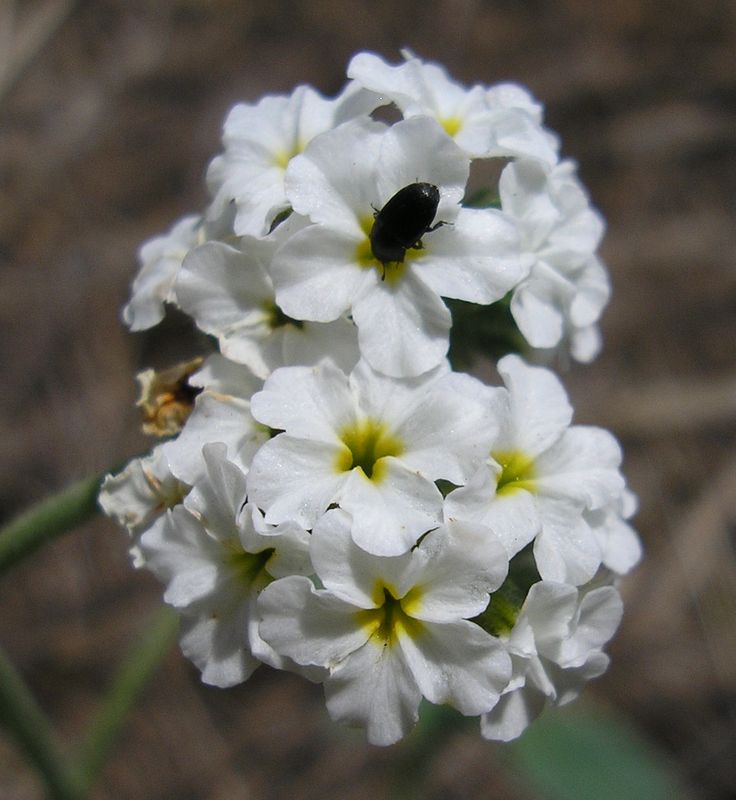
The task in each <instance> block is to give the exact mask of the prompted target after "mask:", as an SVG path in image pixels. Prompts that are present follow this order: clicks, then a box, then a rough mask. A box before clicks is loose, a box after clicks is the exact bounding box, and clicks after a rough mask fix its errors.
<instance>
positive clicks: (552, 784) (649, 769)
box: [508, 706, 686, 800]
mask: <svg viewBox="0 0 736 800" xmlns="http://www.w3.org/2000/svg"><path fill="white" fill-rule="evenodd" d="M508 748H509V751H510V759H511V762H512V765H513V766H514V767H515V768H516V771H517V772H520V773H522V774H523V775H524V777H525V778H526V779H527V780H528V782H529V783H530V784H531V785H532V786H533V787H534V788H535V789H536V790H537V791H538V792H539V797H540V799H541V798H544V800H622V798H625V799H626V800H677V798H684V797H685V796H686V795H685V794H684V791H683V789H682V787H681V786H680V785H679V782H678V779H677V776H676V774H675V772H674V769H673V767H672V765H671V764H670V763H669V762H668V761H667V759H666V758H665V756H664V755H663V754H662V753H660V752H658V751H657V750H656V749H655V748H654V746H653V745H652V744H650V743H649V742H648V741H647V740H646V739H644V738H643V737H642V736H641V735H640V734H639V733H638V732H637V731H636V730H635V729H634V728H633V727H632V726H631V725H630V724H628V723H627V722H625V721H624V720H623V719H622V718H620V717H617V716H614V715H612V714H608V713H606V712H604V711H603V710H602V709H600V708H596V709H592V708H590V707H586V706H582V707H581V706H576V707H575V708H574V709H567V708H565V709H562V710H555V711H551V712H548V713H547V714H544V715H543V716H542V717H541V718H540V719H538V720H537V721H536V722H535V723H534V724H532V725H531V726H530V727H529V728H528V730H527V731H526V732H525V733H524V735H523V736H522V737H521V738H520V739H519V740H517V741H516V742H513V743H512V744H510V745H508Z"/></svg>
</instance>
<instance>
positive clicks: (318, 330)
mask: <svg viewBox="0 0 736 800" xmlns="http://www.w3.org/2000/svg"><path fill="white" fill-rule="evenodd" d="M287 224H288V223H287ZM274 249H275V244H274V243H273V242H271V241H262V240H258V239H254V238H252V237H247V236H244V237H242V238H241V240H240V244H239V246H238V247H237V248H235V247H231V246H229V245H226V244H222V243H220V242H208V243H206V244H203V245H202V246H200V247H197V248H195V249H194V250H192V251H191V252H190V253H189V255H188V256H187V257H186V259H185V260H184V264H183V265H182V268H181V271H180V272H179V276H178V279H177V282H176V293H177V297H178V300H179V305H180V306H181V308H182V309H183V310H184V311H186V312H187V313H188V314H191V315H192V317H193V318H194V320H195V322H196V323H197V326H198V327H199V328H200V329H201V330H203V331H204V332H205V333H209V334H211V335H213V336H216V337H217V338H218V341H219V344H220V351H221V352H222V354H223V355H225V356H227V357H228V358H230V359H232V360H233V361H237V362H239V363H241V364H245V365H247V366H248V367H250V369H251V370H253V372H254V373H255V374H256V375H257V376H258V377H259V378H267V377H268V376H269V375H270V374H271V372H272V371H273V370H274V369H276V367H281V366H287V365H291V364H307V365H308V364H316V363H317V362H318V361H319V360H320V359H322V358H324V357H326V356H329V357H331V358H332V359H333V360H335V361H336V362H337V363H338V364H339V366H341V367H343V368H344V369H346V370H350V369H352V367H354V366H355V364H356V363H357V361H358V358H359V352H358V336H357V330H356V328H355V325H354V324H353V323H352V322H350V321H349V320H347V319H344V318H342V319H337V320H335V321H334V322H329V323H319V322H301V321H299V320H293V319H290V318H289V317H287V316H286V315H285V314H284V313H283V312H282V311H281V309H280V308H279V307H278V306H277V305H276V301H275V299H274V291H273V284H272V283H271V278H270V277H269V275H268V272H267V267H268V265H269V264H270V261H271V258H272V257H273V252H274Z"/></svg>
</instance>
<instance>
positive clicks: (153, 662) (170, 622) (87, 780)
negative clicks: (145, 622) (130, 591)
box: [78, 606, 179, 788]
mask: <svg viewBox="0 0 736 800" xmlns="http://www.w3.org/2000/svg"><path fill="white" fill-rule="evenodd" d="M178 630H179V617H178V615H177V614H176V612H174V611H173V610H172V609H171V608H169V607H168V606H165V607H164V608H162V609H160V610H159V611H158V612H157V614H156V615H155V617H154V619H153V622H152V623H151V624H150V626H149V628H148V630H146V631H145V633H144V634H143V638H142V639H141V641H140V643H139V644H138V645H137V646H136V647H135V648H134V649H133V650H132V651H131V652H130V654H129V655H128V657H127V658H126V660H125V662H124V663H123V665H122V666H121V667H120V669H119V671H118V674H117V675H116V676H115V680H114V681H113V684H112V687H111V688H110V690H109V692H108V694H107V697H106V698H105V700H104V701H103V704H102V707H101V708H100V710H99V711H98V713H97V718H96V719H95V721H94V722H93V723H92V724H91V726H90V728H89V732H88V734H87V737H86V739H85V742H84V744H83V745H82V747H81V749H80V755H79V758H78V764H79V772H80V774H81V776H82V780H83V781H84V785H85V787H87V788H89V787H91V786H92V784H93V783H94V781H95V779H96V778H97V776H98V774H99V773H100V771H101V770H102V768H103V767H104V765H105V761H106V760H107V757H108V755H109V753H110V751H111V750H112V747H113V745H114V744H115V741H116V739H117V737H118V735H119V733H120V731H121V729H122V727H123V725H124V724H125V721H126V718H127V716H128V713H129V711H130V710H131V708H132V707H133V705H134V704H135V702H136V700H137V699H138V696H139V694H140V693H141V692H142V691H143V689H144V687H145V686H146V684H147V683H148V681H149V680H150V678H151V676H152V675H153V673H154V672H155V671H156V669H158V666H159V664H160V663H161V661H162V660H163V659H164V657H165V656H166V654H167V653H168V652H169V650H170V649H171V647H172V646H173V644H174V642H175V640H176V635H177V632H178Z"/></svg>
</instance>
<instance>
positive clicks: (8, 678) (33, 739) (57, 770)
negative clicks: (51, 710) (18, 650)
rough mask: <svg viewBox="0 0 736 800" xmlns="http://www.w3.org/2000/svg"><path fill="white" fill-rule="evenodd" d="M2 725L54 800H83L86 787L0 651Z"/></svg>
mask: <svg viewBox="0 0 736 800" xmlns="http://www.w3.org/2000/svg"><path fill="white" fill-rule="evenodd" d="M0 724H2V725H3V726H4V727H6V728H7V729H8V731H9V733H10V734H11V736H13V738H14V739H15V740H16V742H17V744H18V746H19V747H20V748H21V749H22V750H23V751H24V752H25V753H26V755H27V756H28V758H29V760H30V761H31V762H32V763H33V764H34V765H35V767H36V769H37V770H38V771H39V772H40V773H41V776H42V777H43V780H44V781H45V782H46V786H47V788H48V791H49V796H50V797H51V798H53V800H81V798H82V797H84V791H83V788H82V783H81V781H80V779H79V776H78V775H77V773H76V772H73V771H72V770H71V769H69V768H68V767H67V766H66V764H65V763H64V759H63V758H62V756H61V753H60V751H59V747H58V745H57V743H56V741H55V737H54V734H53V731H52V730H51V728H50V726H49V723H48V720H47V719H46V716H45V714H44V713H43V711H42V710H41V709H40V708H39V707H38V704H37V703H36V701H35V699H34V697H33V695H32V694H31V692H30V690H29V689H28V687H27V686H26V684H25V683H24V681H23V679H22V678H21V677H20V675H19V674H18V673H17V672H16V671H15V669H14V667H13V665H12V664H11V663H10V662H9V661H8V659H7V658H6V656H5V654H4V653H3V652H2V651H1V650H0Z"/></svg>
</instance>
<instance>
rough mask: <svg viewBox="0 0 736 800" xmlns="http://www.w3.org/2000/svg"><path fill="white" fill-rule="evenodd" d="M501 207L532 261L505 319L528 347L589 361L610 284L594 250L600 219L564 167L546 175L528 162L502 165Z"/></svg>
mask: <svg viewBox="0 0 736 800" xmlns="http://www.w3.org/2000/svg"><path fill="white" fill-rule="evenodd" d="M499 194H500V197H501V207H502V208H503V210H504V211H505V212H507V213H508V214H509V215H510V216H511V217H513V218H514V219H515V220H516V221H517V223H518V225H519V230H520V232H521V237H522V248H523V250H524V252H525V254H526V255H527V256H528V257H530V258H531V259H532V267H531V271H530V273H529V276H528V277H527V278H526V279H525V280H523V281H521V283H519V285H518V286H517V287H516V288H515V289H514V293H513V297H512V300H511V313H512V314H513V315H514V319H515V320H516V324H517V325H518V326H519V329H520V330H521V332H522V333H523V334H524V336H525V338H526V340H527V341H528V342H529V344H531V345H532V347H538V348H552V347H556V346H557V345H559V344H560V343H561V342H562V341H567V342H568V343H569V347H570V351H571V353H572V356H573V358H575V359H576V360H578V361H591V360H592V359H593V358H594V357H595V356H596V355H597V354H598V351H599V350H600V334H599V332H598V328H597V325H596V323H597V322H598V319H599V318H600V315H601V313H602V311H603V308H604V307H605V305H606V303H607V302H608V297H609V295H610V283H609V279H608V272H607V271H606V268H605V266H604V264H603V262H602V261H601V260H600V259H599V258H598V256H597V255H596V252H595V251H596V250H597V248H598V245H599V244H600V241H601V237H602V236H603V228H604V224H603V219H602V218H601V216H600V214H599V213H598V212H597V211H596V210H595V209H593V208H592V207H591V205H590V202H589V201H588V196H587V194H586V193H585V190H584V189H583V187H582V185H581V183H580V181H579V180H578V178H577V176H576V175H575V165H574V164H573V162H571V161H563V162H562V163H560V164H558V165H556V166H554V167H553V168H551V169H550V168H547V167H545V166H544V165H542V164H540V163H539V162H535V161H531V160H528V161H517V162H513V163H511V164H508V165H507V166H506V167H505V169H504V171H503V172H502V173H501V179H500V181H499Z"/></svg>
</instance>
